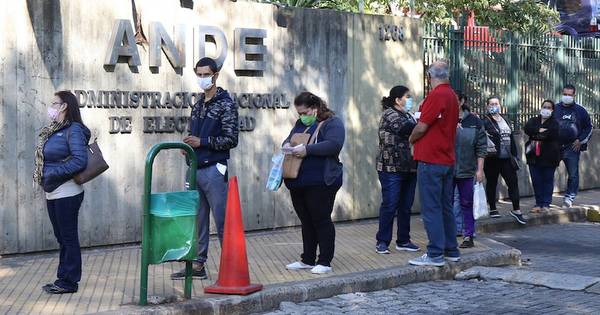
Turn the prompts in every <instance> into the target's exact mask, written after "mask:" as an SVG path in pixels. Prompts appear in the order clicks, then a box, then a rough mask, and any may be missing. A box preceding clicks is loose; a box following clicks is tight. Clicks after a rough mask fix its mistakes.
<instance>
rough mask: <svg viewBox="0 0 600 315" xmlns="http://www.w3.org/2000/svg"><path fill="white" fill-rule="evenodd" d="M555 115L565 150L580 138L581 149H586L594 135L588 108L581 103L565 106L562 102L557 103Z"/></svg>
mask: <svg viewBox="0 0 600 315" xmlns="http://www.w3.org/2000/svg"><path fill="white" fill-rule="evenodd" d="M553 115H554V117H555V118H556V120H557V121H558V125H559V138H560V142H561V145H562V148H563V150H564V149H565V148H570V147H571V145H572V144H573V142H575V140H577V139H579V141H580V142H581V151H586V150H587V144H588V141H589V140H590V138H591V137H592V122H591V120H590V115H589V114H588V112H587V110H585V108H584V107H583V106H581V105H579V104H575V103H574V104H572V105H571V106H565V105H564V104H563V103H562V102H560V103H558V104H556V108H555V110H554V113H553Z"/></svg>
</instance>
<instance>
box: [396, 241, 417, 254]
mask: <svg viewBox="0 0 600 315" xmlns="http://www.w3.org/2000/svg"><path fill="white" fill-rule="evenodd" d="M396 249H397V250H399V251H407V252H418V251H420V250H421V249H420V248H419V246H417V245H415V244H413V242H411V241H408V243H405V244H402V245H398V244H396Z"/></svg>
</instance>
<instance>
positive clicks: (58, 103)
mask: <svg viewBox="0 0 600 315" xmlns="http://www.w3.org/2000/svg"><path fill="white" fill-rule="evenodd" d="M62 104H63V102H52V103H51V104H50V105H52V106H54V105H62Z"/></svg>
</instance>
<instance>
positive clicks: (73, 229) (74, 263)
mask: <svg viewBox="0 0 600 315" xmlns="http://www.w3.org/2000/svg"><path fill="white" fill-rule="evenodd" d="M83 195H84V193H81V194H79V195H76V196H73V197H67V198H60V199H55V200H46V205H47V207H48V216H49V217H50V222H51V223H52V229H53V230H54V236H55V237H56V240H57V241H58V244H60V256H59V259H58V270H57V272H56V277H57V280H56V281H55V282H54V284H56V285H57V286H59V287H61V288H63V289H67V290H77V289H78V283H79V280H81V248H80V246H79V229H78V218H79V208H80V207H81V203H82V202H83Z"/></svg>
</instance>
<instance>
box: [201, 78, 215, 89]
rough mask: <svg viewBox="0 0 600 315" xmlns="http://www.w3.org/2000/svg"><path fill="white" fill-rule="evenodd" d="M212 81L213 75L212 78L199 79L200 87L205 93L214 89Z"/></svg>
mask: <svg viewBox="0 0 600 315" xmlns="http://www.w3.org/2000/svg"><path fill="white" fill-rule="evenodd" d="M212 79H213V76H212V75H211V76H210V77H207V78H198V85H199V86H200V88H201V89H203V90H204V91H207V90H210V88H212V87H213V82H212Z"/></svg>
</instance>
